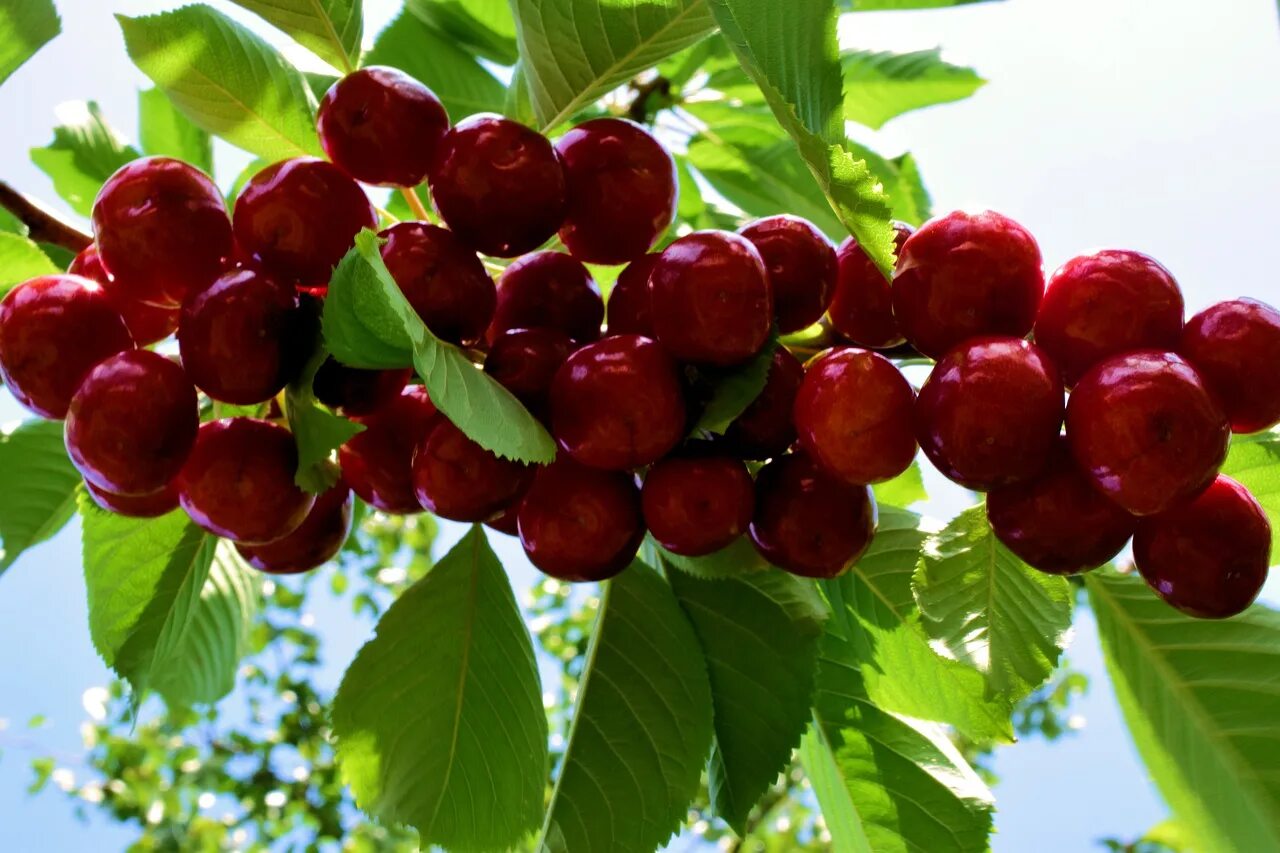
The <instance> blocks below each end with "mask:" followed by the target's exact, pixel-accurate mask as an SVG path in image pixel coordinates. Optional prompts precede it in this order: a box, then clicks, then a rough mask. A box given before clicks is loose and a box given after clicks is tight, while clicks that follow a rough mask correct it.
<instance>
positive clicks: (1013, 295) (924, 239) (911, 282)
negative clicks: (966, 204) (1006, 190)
mask: <svg viewBox="0 0 1280 853" xmlns="http://www.w3.org/2000/svg"><path fill="white" fill-rule="evenodd" d="M1043 295H1044V271H1043V269H1042V268H1041V260H1040V248H1039V246H1037V245H1036V241H1035V238H1034V237H1032V236H1031V234H1030V232H1028V231H1027V229H1025V228H1023V227H1022V226H1021V225H1019V224H1018V223H1016V222H1014V221H1013V220H1012V219H1009V218H1008V217H1006V216H1001V215H1000V214H998V213H994V212H992V211H983V212H981V213H965V212H964V211H956V212H955V213H949V214H947V215H946V216H942V217H939V218H937V219H932V220H930V221H929V222H926V223H925V224H924V225H923V226H921V228H920V230H919V231H917V232H916V233H914V234H912V235H911V236H910V237H908V238H907V241H906V243H904V244H903V246H902V253H901V254H900V255H899V257H898V264H897V269H896V271H895V272H894V276H893V314H894V316H895V317H896V318H897V320H898V326H899V328H901V329H902V334H903V335H905V336H906V339H907V340H908V341H910V342H911V344H912V345H913V346H914V347H915V348H916V349H918V350H920V352H922V353H924V354H925V355H927V356H929V357H930V358H941V357H942V356H943V355H945V354H946V353H947V351H948V350H950V349H951V348H952V347H955V346H956V345H958V344H960V343H962V342H964V341H965V340H967V339H969V338H972V337H977V336H980V335H1008V336H1011V337H1018V338H1021V337H1024V336H1025V335H1026V334H1027V333H1028V332H1030V331H1031V326H1032V324H1033V323H1035V319H1036V310H1037V309H1038V308H1039V307H1040V299H1041V297H1042V296H1043Z"/></svg>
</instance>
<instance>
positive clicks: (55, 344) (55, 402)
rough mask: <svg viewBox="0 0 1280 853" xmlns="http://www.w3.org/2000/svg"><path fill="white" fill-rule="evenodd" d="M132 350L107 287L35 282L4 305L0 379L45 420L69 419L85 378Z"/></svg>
mask: <svg viewBox="0 0 1280 853" xmlns="http://www.w3.org/2000/svg"><path fill="white" fill-rule="evenodd" d="M130 349H133V338H131V337H130V336H129V329H128V328H127V327H126V326H125V324H124V320H122V319H121V318H120V314H119V312H117V311H116V309H115V307H114V306H112V304H111V300H110V299H109V298H108V297H107V295H106V293H105V291H103V289H102V286H101V285H99V284H98V283H97V282H95V281H91V280H89V279H87V278H82V277H81V276H78V275H46V276H41V277H39V278H33V279H31V280H30V281H25V282H23V283H22V284H19V285H18V286H17V287H15V288H13V290H10V291H9V293H8V294H7V295H6V296H5V297H4V301H3V302H0V378H3V379H4V384H5V386H6V387H7V388H8V389H9V391H10V392H12V394H13V396H14V397H16V398H17V400H18V402H19V403H21V404H22V405H24V406H26V407H27V408H28V409H30V410H31V411H33V412H35V413H36V414H37V415H40V416H41V417H44V418H53V419H55V420H57V419H58V418H61V417H64V416H65V415H66V414H67V406H68V405H70V403H71V395H72V394H74V393H75V392H76V389H77V388H79V387H80V380H81V379H84V376H85V374H86V373H88V372H89V371H90V370H91V369H92V368H93V366H94V365H96V364H97V363H98V362H100V361H102V360H103V359H104V358H107V357H108V356H111V355H115V354H116V353H118V352H120V351H122V350H130Z"/></svg>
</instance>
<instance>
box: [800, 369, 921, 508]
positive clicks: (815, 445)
mask: <svg viewBox="0 0 1280 853" xmlns="http://www.w3.org/2000/svg"><path fill="white" fill-rule="evenodd" d="M915 400H916V392H915V391H914V390H913V389H912V388H911V383H910V382H908V381H907V380H906V377H904V376H903V375H902V372H901V371H899V370H898V368H896V367H894V365H893V362H891V361H889V360H888V359H887V358H885V357H883V356H881V355H877V354H876V353H873V352H870V351H868V350H864V349H858V348H856V347H837V348H835V349H831V350H827V352H826V353H824V354H823V355H821V356H819V357H818V358H817V359H815V360H814V361H813V362H812V363H811V364H810V365H809V369H808V370H807V371H806V373H805V377H804V381H803V382H802V383H801V384H800V392H799V393H798V394H797V395H796V402H795V425H796V433H797V435H798V436H799V438H800V446H801V447H803V448H804V449H805V452H807V453H808V454H809V456H811V457H812V458H813V459H815V460H816V461H817V462H818V463H819V464H821V465H822V466H823V467H825V468H826V469H827V470H828V471H829V472H830V473H831V474H834V475H835V476H837V477H839V478H840V479H842V480H846V481H848V482H850V483H853V484H854V485H859V486H866V485H869V484H871V483H882V482H884V481H885V480H892V479H893V478H894V477H896V476H898V475H899V474H901V473H902V472H903V471H905V470H907V468H909V467H910V466H911V462H912V460H914V459H915V458H916V439H915V431H914V428H913V417H914V412H913V410H914V408H915Z"/></svg>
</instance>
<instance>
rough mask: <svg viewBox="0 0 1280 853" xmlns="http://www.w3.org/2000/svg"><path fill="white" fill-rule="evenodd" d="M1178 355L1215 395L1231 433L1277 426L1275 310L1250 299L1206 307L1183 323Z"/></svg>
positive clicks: (1279, 323)
mask: <svg viewBox="0 0 1280 853" xmlns="http://www.w3.org/2000/svg"><path fill="white" fill-rule="evenodd" d="M1178 351H1179V352H1181V353H1182V355H1183V356H1184V357H1185V358H1186V359H1187V361H1189V362H1191V364H1192V365H1194V366H1195V369H1196V371H1197V372H1198V373H1199V374H1200V375H1201V376H1202V377H1204V381H1205V383H1206V384H1207V385H1208V386H1209V388H1210V390H1212V391H1213V392H1214V393H1215V394H1216V395H1217V396H1218V401H1219V402H1220V403H1222V405H1223V408H1225V409H1226V411H1227V418H1228V419H1229V420H1230V421H1231V428H1232V430H1234V431H1235V432H1241V433H1247V432H1260V431H1262V430H1264V429H1270V428H1271V427H1273V426H1275V425H1276V424H1277V423H1280V371H1277V370H1276V367H1277V365H1280V311H1276V309H1274V308H1272V307H1271V306H1270V305H1265V304H1263V303H1261V302H1258V301H1257V300H1254V299H1234V300H1232V301H1230V302H1219V303H1218V304H1217V305H1211V306H1209V307H1208V308H1206V309H1205V310H1203V311H1201V312H1200V313H1199V314H1197V315H1195V316H1194V317H1192V318H1191V321H1190V322H1188V323H1187V328H1186V331H1185V332H1183V334H1182V342H1181V343H1180V344H1179V346H1178Z"/></svg>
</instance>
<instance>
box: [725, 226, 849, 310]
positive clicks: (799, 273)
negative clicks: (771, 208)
mask: <svg viewBox="0 0 1280 853" xmlns="http://www.w3.org/2000/svg"><path fill="white" fill-rule="evenodd" d="M738 233H739V234H741V235H742V236H743V237H746V238H747V239H748V240H750V241H751V244H752V245H753V246H755V247H756V250H757V251H758V252H759V253H760V258H761V259H762V260H763V261H764V266H765V269H766V270H768V271H769V288H770V290H772V292H773V316H774V319H775V320H776V321H777V323H778V331H779V332H781V333H782V334H784V335H786V334H789V333H791V332H798V331H800V330H801V329H805V328H808V327H809V326H812V325H813V324H814V323H816V322H818V321H819V320H821V319H822V315H823V313H824V312H826V310H827V306H828V305H830V304H831V298H832V297H833V296H834V295H835V290H836V274H837V270H838V265H837V262H836V248H835V246H833V245H831V241H830V240H828V239H827V235H826V234H823V233H822V232H821V231H819V230H818V227H817V226H816V225H814V224H813V223H812V222H810V221H809V220H807V219H801V218H800V217H798V216H791V215H789V214H782V215H780V216H770V217H767V218H765V219H757V220H756V221H755V222H752V223H751V224H749V225H747V226H746V227H744V228H743V229H742V230H740V231H739V232H738Z"/></svg>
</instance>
